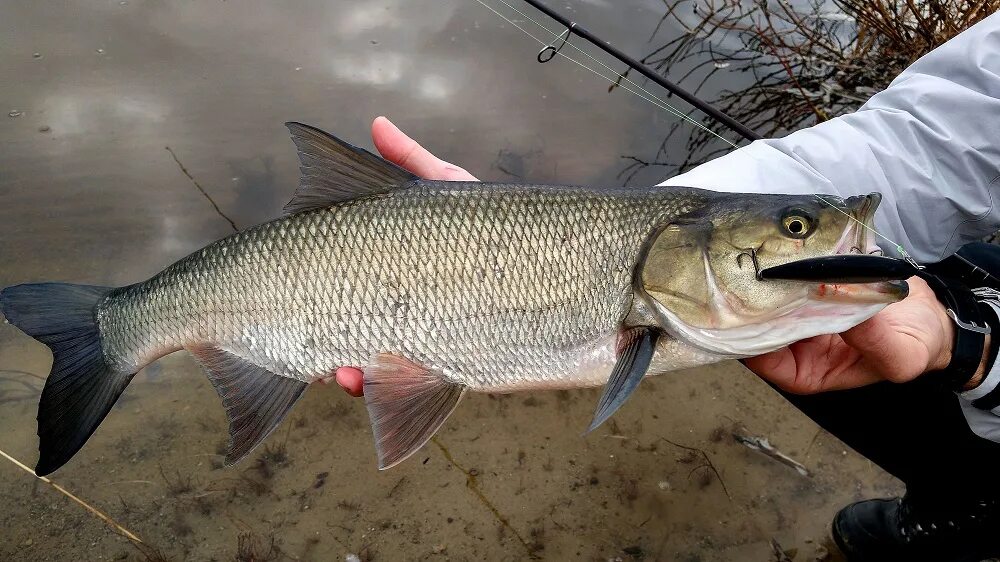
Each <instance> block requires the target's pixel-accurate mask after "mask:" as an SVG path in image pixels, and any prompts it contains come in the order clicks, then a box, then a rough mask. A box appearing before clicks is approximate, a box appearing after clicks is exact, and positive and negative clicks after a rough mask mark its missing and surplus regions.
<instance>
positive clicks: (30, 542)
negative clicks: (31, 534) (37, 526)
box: [22, 539, 35, 546]
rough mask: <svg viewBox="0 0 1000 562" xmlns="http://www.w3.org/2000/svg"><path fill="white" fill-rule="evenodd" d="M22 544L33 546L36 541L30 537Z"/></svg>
mask: <svg viewBox="0 0 1000 562" xmlns="http://www.w3.org/2000/svg"><path fill="white" fill-rule="evenodd" d="M22 544H24V546H31V545H33V544H35V541H33V540H31V539H28V540H26V541H24V543H22Z"/></svg>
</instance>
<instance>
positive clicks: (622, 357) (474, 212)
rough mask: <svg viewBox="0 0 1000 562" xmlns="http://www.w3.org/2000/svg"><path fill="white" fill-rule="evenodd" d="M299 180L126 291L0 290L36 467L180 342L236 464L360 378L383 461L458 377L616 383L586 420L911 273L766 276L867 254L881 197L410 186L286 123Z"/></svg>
mask: <svg viewBox="0 0 1000 562" xmlns="http://www.w3.org/2000/svg"><path fill="white" fill-rule="evenodd" d="M286 126H287V127H288V129H289V131H290V132H291V137H292V140H293V142H294V144H295V146H296V148H297V152H298V157H299V161H300V164H301V166H300V170H301V178H300V182H299V186H298V188H297V189H296V191H295V194H294V196H293V198H292V200H291V201H290V202H289V203H288V204H287V205H286V206H285V209H284V214H283V215H282V216H281V217H280V218H277V219H275V220H272V221H269V222H266V223H263V224H260V225H257V226H254V227H250V228H247V229H245V230H243V231H240V232H238V233H235V234H233V235H231V236H227V237H225V238H223V239H221V240H218V241H216V242H214V243H211V244H209V245H207V246H205V247H204V248H202V249H200V250H197V251H195V252H193V253H192V254H190V255H188V256H186V257H184V258H182V259H180V260H179V261H177V262H176V263H174V264H172V265H170V266H168V267H166V268H165V269H164V270H162V271H161V272H160V273H158V274H156V275H154V276H153V277H151V278H149V279H147V280H145V281H140V282H138V283H135V284H132V285H128V286H124V287H101V286H89V285H76V284H67V283H33V284H22V285H16V286H11V287H7V288H5V289H3V290H2V291H0V311H2V313H3V315H4V317H5V318H6V321H7V322H9V323H10V324H12V325H14V326H16V327H17V328H19V329H20V330H21V331H22V332H24V333H25V334H27V335H28V336H31V337H33V338H35V339H36V340H38V341H40V342H41V343H43V344H45V345H47V346H48V347H49V348H50V349H51V351H52V355H53V363H52V368H51V372H50V374H49V376H48V378H47V379H46V382H45V386H44V388H43V390H42V394H41V397H40V400H39V406H38V437H39V459H38V462H37V465H36V467H35V472H36V474H38V475H45V474H50V473H52V472H53V471H55V470H57V469H58V468H60V467H61V466H63V465H64V464H65V463H67V462H68V461H69V460H70V459H71V458H72V457H73V456H74V455H75V454H76V453H77V452H78V451H79V450H80V449H81V448H82V447H83V445H84V443H85V442H86V441H87V440H88V439H89V438H90V436H91V435H92V434H93V433H94V432H95V431H96V430H97V427H98V426H99V425H100V423H101V422H102V421H103V419H104V418H105V417H106V416H107V415H108V413H109V411H110V410H111V408H112V406H113V405H114V403H115V401H116V400H117V399H118V397H119V396H120V395H121V393H122V392H123V390H124V389H125V387H126V386H127V385H128V384H129V381H130V380H131V379H132V378H133V376H134V375H135V374H136V373H137V372H138V371H139V370H140V369H142V368H143V367H144V366H146V365H149V364H150V363H152V362H153V361H156V360H157V359H158V358H160V357H163V356H164V355H167V354H169V353H173V352H175V351H179V350H186V351H188V352H189V353H191V354H192V355H193V356H194V357H195V358H196V359H197V360H198V361H199V362H200V363H201V365H202V366H203V367H204V370H205V372H206V374H207V376H208V378H209V380H210V381H211V383H212V385H213V387H214V389H215V390H216V392H217V393H218V394H219V396H220V398H221V401H222V404H223V407H224V408H225V410H226V415H227V418H228V422H229V444H228V448H227V452H226V457H225V463H226V464H227V465H231V464H233V463H236V462H238V461H239V460H241V459H243V458H244V457H246V456H247V455H248V454H249V453H250V452H251V451H252V450H254V448H256V447H257V446H258V445H259V444H260V443H261V442H262V441H263V440H264V439H265V438H266V437H267V436H268V435H269V434H270V433H271V432H272V431H273V430H274V429H275V428H276V427H277V426H278V425H279V423H280V422H281V420H282V419H283V418H284V417H285V416H286V414H287V413H288V412H289V410H290V409H291V408H292V407H293V405H294V404H295V403H296V402H297V401H298V400H299V399H300V398H301V397H302V395H303V393H304V391H305V389H306V388H307V386H308V385H309V384H311V383H313V382H316V381H320V380H327V379H329V378H330V377H332V376H333V375H334V373H335V372H336V370H337V368H338V367H341V366H350V365H358V366H362V368H363V372H364V395H365V406H366V408H367V410H368V414H369V418H370V421H371V428H372V432H373V436H374V440H375V449H376V453H377V461H378V467H379V469H386V468H389V467H391V466H394V465H396V464H398V463H400V462H402V461H403V460H404V459H406V458H407V457H409V456H410V455H412V454H413V453H414V452H415V451H417V450H418V449H419V448H420V447H422V446H423V445H424V444H425V443H426V442H427V441H428V440H429V439H430V438H431V437H432V436H433V435H434V433H435V432H436V431H437V429H438V428H439V427H441V425H442V424H443V423H444V422H445V420H446V419H447V418H448V416H449V415H450V414H451V412H452V411H454V409H455V408H456V407H457V406H458V404H459V401H460V399H461V398H462V396H463V395H464V394H465V393H466V392H491V393H506V392H515V391H539V390H545V389H570V388H582V387H591V386H600V385H605V391H604V394H603V395H602V397H601V400H600V402H599V404H598V408H597V411H596V413H595V417H594V419H593V421H592V423H591V429H592V428H594V427H596V426H597V425H599V424H600V423H601V422H602V421H604V420H605V419H607V418H608V417H609V416H610V415H612V414H613V413H614V411H615V410H616V409H617V408H618V407H620V406H621V404H622V403H624V401H625V399H626V398H627V397H628V396H629V395H631V393H633V392H634V391H635V389H636V388H637V386H638V384H639V382H640V381H641V379H643V378H644V377H646V376H653V375H659V374H662V373H666V372H669V371H673V370H677V369H682V368H687V367H692V366H696V365H704V364H709V363H714V362H718V361H723V360H727V359H733V358H740V357H747V356H752V355H757V354H760V353H764V352H768V351H772V350H775V349H778V348H780V347H782V346H785V345H787V344H789V343H790V342H793V341H796V340H799V339H802V338H805V337H809V336H814V335H818V334H824V333H835V332H840V331H843V330H845V329H848V328H850V327H852V326H854V325H856V324H858V323H860V322H862V321H863V320H865V319H867V318H869V317H871V316H872V315H874V314H875V313H877V312H878V311H879V310H881V309H882V308H883V307H885V306H886V305H887V304H889V303H892V302H896V301H898V300H900V299H902V298H903V297H905V295H906V291H907V288H906V284H905V283H900V282H880V283H862V284H836V283H823V282H796V281H786V280H764V279H762V278H760V276H759V272H760V271H761V270H762V269H765V268H768V267H774V266H777V265H781V264H785V263H789V262H792V261H795V260H801V259H808V258H815V257H822V256H828V255H838V254H850V253H863V254H864V253H869V252H870V251H871V250H872V249H874V248H875V246H874V238H873V235H872V232H873V230H872V219H873V216H874V213H875V209H876V207H877V206H878V203H879V200H880V197H879V195H878V194H869V195H865V196H858V197H851V198H848V199H846V200H845V199H840V198H837V197H833V196H822V197H815V196H808V195H779V194H723V193H717V192H712V191H707V190H703V189H696V188H687V187H642V188H625V187H583V186H556V185H532V184H509V183H495V182H482V183H477V182H444V181H431V180H425V179H421V178H418V177H417V176H415V175H413V174H411V173H410V172H408V171H406V170H404V169H403V168H400V167H398V166H396V165H395V164H392V163H390V162H387V161H385V160H383V159H382V158H380V157H378V156H376V155H374V154H372V153H370V152H368V151H366V150H364V149H361V148H358V147H355V146H353V145H351V144H349V143H347V142H344V141H342V140H340V139H338V138H337V137H335V136H333V135H330V134H328V133H326V132H324V131H322V130H320V129H318V128H315V127H311V126H308V125H304V124H301V123H287V124H286Z"/></svg>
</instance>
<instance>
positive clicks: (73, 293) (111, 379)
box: [0, 283, 135, 476]
mask: <svg viewBox="0 0 1000 562" xmlns="http://www.w3.org/2000/svg"><path fill="white" fill-rule="evenodd" d="M111 290H112V289H111V288H110V287H91V286H85V285H69V284H65V283H38V284H33V285H17V286H15V287H7V288H6V289H4V290H2V291H0V311H2V312H3V315H4V317H6V318H7V321H8V322H10V323H11V324H13V325H15V326H17V327H18V328H20V329H21V331H22V332H24V333H26V334H28V335H29V336H31V337H33V338H35V339H36V340H38V341H40V342H42V343H44V344H45V345H47V346H49V348H50V349H51V350H52V372H51V373H50V374H49V377H48V379H46V381H45V388H44V389H43V390H42V398H41V401H40V402H39V404H38V438H39V444H38V451H39V458H38V464H37V465H36V466H35V474H38V475H39V476H44V475H46V474H49V473H51V472H53V471H55V470H56V469H58V468H59V467H61V466H62V465H64V464H66V462H67V461H69V459H70V458H72V457H73V455H75V454H76V452H77V451H79V450H80V448H81V447H83V444H84V443H85V442H86V441H87V439H89V438H90V436H91V435H92V434H93V433H94V431H95V430H96V429H97V426H98V425H100V423H101V421H102V420H104V417H105V416H107V415H108V412H109V411H111V407H112V406H114V403H115V401H116V400H118V396H120V395H121V393H122V391H124V390H125V387H126V386H127V385H128V383H129V381H130V380H132V376H133V375H134V374H135V373H134V372H122V371H119V370H116V369H115V368H114V367H113V366H111V365H110V364H109V363H108V362H107V361H106V359H105V357H104V352H103V351H102V349H101V334H100V331H99V329H98V326H97V320H96V317H95V312H96V311H95V309H96V307H97V303H98V302H99V301H100V300H101V299H102V298H103V297H104V296H105V295H106V294H107V293H108V292H109V291H111Z"/></svg>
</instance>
